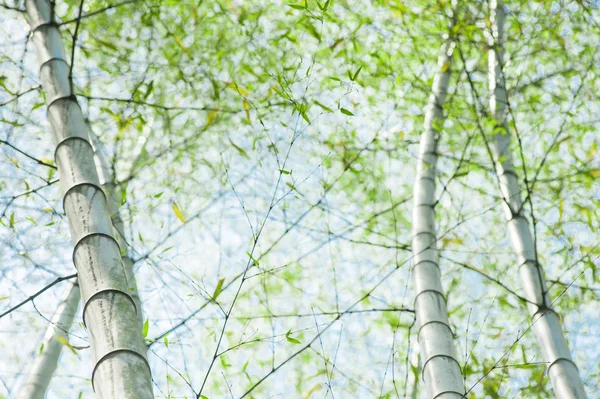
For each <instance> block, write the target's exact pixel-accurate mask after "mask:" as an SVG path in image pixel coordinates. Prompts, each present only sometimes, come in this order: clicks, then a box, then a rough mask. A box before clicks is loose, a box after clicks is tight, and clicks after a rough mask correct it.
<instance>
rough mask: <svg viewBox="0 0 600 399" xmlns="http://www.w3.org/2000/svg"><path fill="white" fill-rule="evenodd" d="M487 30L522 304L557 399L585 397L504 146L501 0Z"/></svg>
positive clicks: (499, 157)
mask: <svg viewBox="0 0 600 399" xmlns="http://www.w3.org/2000/svg"><path fill="white" fill-rule="evenodd" d="M490 13H491V15H490V21H491V23H492V25H491V26H492V34H491V35H490V38H489V40H490V43H489V45H490V48H489V50H488V67H489V88H490V109H491V112H492V114H493V116H494V119H495V120H496V123H497V126H498V127H497V129H496V133H495V134H494V136H493V138H492V143H491V146H492V153H493V156H494V163H495V168H496V172H497V175H498V179H499V182H500V190H501V193H502V197H503V201H504V213H505V215H506V219H507V225H508V235H509V237H510V241H511V243H512V246H513V249H514V251H515V254H516V256H517V262H518V264H519V274H520V277H521V284H522V285H523V291H524V297H525V298H526V299H527V300H528V301H529V303H528V304H527V308H528V310H529V314H530V315H531V319H532V328H533V331H534V332H535V336H536V338H537V342H538V345H539V346H540V349H541V351H542V358H543V359H544V362H546V363H548V374H549V376H550V381H551V382H552V386H553V388H554V394H555V395H556V397H557V398H560V399H585V398H587V396H586V393H585V390H584V388H583V384H582V382H581V378H580V377H579V372H578V370H577V366H576V365H575V363H574V362H573V360H572V359H571V354H570V352H569V347H568V345H567V341H566V339H565V336H564V334H563V331H562V328H561V325H560V319H559V316H558V314H557V313H556V311H554V310H553V309H552V302H551V301H550V298H549V296H548V289H547V287H546V282H545V279H544V272H543V270H542V267H541V265H540V264H539V261H538V256H537V252H536V248H535V244H534V240H533V237H532V234H531V231H530V230H529V222H528V220H527V217H526V216H525V213H524V209H523V201H522V199H521V190H520V187H519V180H518V177H517V173H516V171H515V168H514V166H513V160H512V154H511V151H510V134H508V132H509V126H508V122H507V117H506V116H507V111H508V107H507V96H506V86H505V82H504V75H503V72H502V66H503V53H504V44H503V40H504V7H503V5H502V4H501V1H497V0H490Z"/></svg>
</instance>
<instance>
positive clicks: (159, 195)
mask: <svg viewBox="0 0 600 399" xmlns="http://www.w3.org/2000/svg"><path fill="white" fill-rule="evenodd" d="M163 192H164V191H161V192H160V193H158V194H154V198H160V197H161V196H162V195H163Z"/></svg>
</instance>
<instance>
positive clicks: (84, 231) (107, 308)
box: [26, 0, 153, 399]
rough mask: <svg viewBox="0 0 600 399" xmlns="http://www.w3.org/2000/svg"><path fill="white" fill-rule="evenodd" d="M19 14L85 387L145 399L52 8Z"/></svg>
mask: <svg viewBox="0 0 600 399" xmlns="http://www.w3.org/2000/svg"><path fill="white" fill-rule="evenodd" d="M26 7H27V13H28V15H29V24H30V26H31V31H32V33H33V41H34V43H35V46H36V50H37V53H38V58H39V61H40V78H41V82H42V87H43V89H44V90H45V92H46V104H47V106H48V119H49V122H50V125H51V127H52V131H53V134H54V139H55V142H56V151H55V157H56V164H57V167H58V171H59V173H60V178H61V179H60V181H61V189H62V191H63V193H64V198H63V204H64V208H65V213H66V214H67V219H68V220H69V227H70V230H71V237H72V240H73V245H74V251H73V261H74V264H75V267H76V268H77V273H78V280H79V285H80V288H81V297H82V302H83V320H84V323H85V325H86V327H87V330H88V333H89V337H90V347H91V351H92V358H93V362H94V368H93V372H92V386H93V388H94V390H95V392H96V395H97V397H98V398H103V399H108V398H111V399H112V398H114V399H146V398H148V399H150V398H153V393H152V380H151V375H150V367H149V365H148V361H147V360H146V355H145V345H144V340H143V337H142V334H141V331H140V329H139V328H138V325H139V324H138V321H137V313H136V305H135V301H134V299H133V298H132V296H131V294H130V290H129V285H128V282H127V277H126V273H125V270H124V268H123V264H122V262H121V250H120V248H119V245H118V242H117V240H116V239H115V236H114V233H113V226H112V223H111V219H110V212H109V210H108V204H107V199H106V195H105V193H104V192H103V190H102V188H101V187H100V182H99V179H98V174H97V171H96V168H95V165H94V159H93V150H92V146H91V144H90V142H89V140H88V134H87V131H88V130H87V126H86V124H85V121H84V119H83V115H82V113H81V109H80V107H79V104H78V103H77V100H76V98H75V94H74V92H73V88H72V85H71V80H70V76H69V73H70V68H69V64H68V62H67V60H66V56H65V51H64V48H63V43H62V39H61V35H60V32H59V30H58V26H57V24H56V22H55V19H54V10H53V4H52V3H50V1H48V0H27V1H26Z"/></svg>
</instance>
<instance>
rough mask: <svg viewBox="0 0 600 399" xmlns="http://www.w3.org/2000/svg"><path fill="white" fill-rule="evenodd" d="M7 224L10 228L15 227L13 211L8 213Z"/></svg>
mask: <svg viewBox="0 0 600 399" xmlns="http://www.w3.org/2000/svg"><path fill="white" fill-rule="evenodd" d="M8 223H9V226H10V228H11V229H14V228H15V213H14V212H13V213H11V214H10V219H9V220H8Z"/></svg>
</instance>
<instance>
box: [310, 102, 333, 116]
mask: <svg viewBox="0 0 600 399" xmlns="http://www.w3.org/2000/svg"><path fill="white" fill-rule="evenodd" d="M313 102H314V103H315V104H316V105H318V106H319V107H321V108H323V109H324V110H325V111H327V112H329V113H331V112H333V110H332V109H331V108H329V107H327V106H325V105H323V104H321V103H320V102H318V101H316V100H313Z"/></svg>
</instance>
